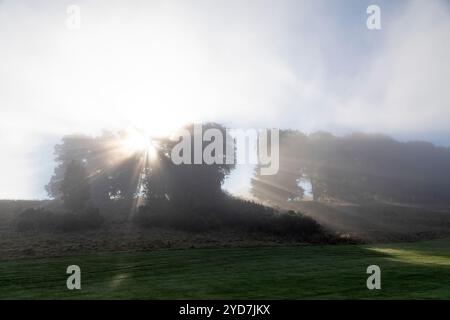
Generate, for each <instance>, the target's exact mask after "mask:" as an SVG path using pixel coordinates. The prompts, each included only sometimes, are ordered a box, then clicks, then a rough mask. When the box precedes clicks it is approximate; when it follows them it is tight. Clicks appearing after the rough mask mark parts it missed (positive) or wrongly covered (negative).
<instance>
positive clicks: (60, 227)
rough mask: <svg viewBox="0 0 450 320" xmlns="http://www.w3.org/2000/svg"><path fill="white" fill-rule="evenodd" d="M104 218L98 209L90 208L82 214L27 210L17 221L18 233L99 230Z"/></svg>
mask: <svg viewBox="0 0 450 320" xmlns="http://www.w3.org/2000/svg"><path fill="white" fill-rule="evenodd" d="M103 220H104V219H103V217H102V215H101V214H100V212H99V210H98V209H95V208H90V209H85V210H84V211H81V212H58V213H55V212H52V211H50V210H47V209H43V208H31V209H26V210H24V211H23V212H22V213H20V214H19V216H18V217H17V220H16V227H17V230H18V231H45V232H55V231H62V232H67V231H77V230H84V229H95V228H98V227H99V226H100V225H101V224H102V222H103Z"/></svg>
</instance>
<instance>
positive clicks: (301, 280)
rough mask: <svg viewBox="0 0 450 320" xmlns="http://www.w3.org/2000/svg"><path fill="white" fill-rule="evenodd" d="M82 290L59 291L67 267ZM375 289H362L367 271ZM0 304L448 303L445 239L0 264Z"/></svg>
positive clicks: (449, 261) (449, 248)
mask: <svg viewBox="0 0 450 320" xmlns="http://www.w3.org/2000/svg"><path fill="white" fill-rule="evenodd" d="M71 264H77V265H79V266H80V267H81V270H82V289H81V290H79V291H76V290H75V291H69V290H67V289H66V274H65V271H66V267H67V266H68V265H71ZM371 264H377V265H379V266H380V267H381V270H382V289H381V290H378V291H369V290H367V288H366V278H367V274H366V268H367V266H368V265H371ZM0 298H2V299H8V298H26V299H47V298H57V299H67V298H86V299H99V298H100V299H106V298H114V299H127V298H131V299H191V298H192V299H220V298H224V299H304V298H313V299H317V298H318V299H325V298H332V299H334V298H338V299H343V298H384V299H386V298H388V299H390V298H413V299H417V298H446V299H449V298H450V239H446V240H436V241H427V242H418V243H408V244H392V245H373V246H356V245H340V246H298V247H272V248H222V249H189V250H158V251H151V252H144V253H115V254H111V253H109V254H98V255H89V256H79V257H62V258H44V259H19V260H7V261H0Z"/></svg>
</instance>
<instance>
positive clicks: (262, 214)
mask: <svg viewBox="0 0 450 320" xmlns="http://www.w3.org/2000/svg"><path fill="white" fill-rule="evenodd" d="M134 221H135V222H136V223H137V224H139V225H141V226H144V227H162V228H174V229H180V230H187V231H193V232H206V231H214V230H224V229H228V230H236V231H240V232H243V233H259V234H266V235H272V236H278V237H283V238H292V239H299V240H305V241H307V240H311V239H314V238H318V237H326V236H327V234H326V232H325V231H324V229H323V228H322V227H321V225H320V224H318V223H317V222H316V221H315V220H314V219H312V218H310V217H307V216H305V215H303V214H301V213H298V212H294V211H288V212H282V211H279V210H276V209H274V208H269V207H266V206H263V205H261V204H257V203H255V202H251V201H244V200H241V199H236V198H232V197H224V198H223V199H221V200H219V201H218V202H217V203H216V205H209V206H196V207H192V208H189V209H187V208H179V207H177V206H175V205H173V204H171V203H170V201H165V200H158V201H153V202H152V203H151V204H150V205H147V206H142V207H140V208H139V210H138V213H137V214H136V216H135V219H134Z"/></svg>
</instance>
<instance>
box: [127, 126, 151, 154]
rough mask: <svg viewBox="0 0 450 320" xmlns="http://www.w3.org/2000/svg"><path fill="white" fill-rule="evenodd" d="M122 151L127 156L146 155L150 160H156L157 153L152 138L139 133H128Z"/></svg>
mask: <svg viewBox="0 0 450 320" xmlns="http://www.w3.org/2000/svg"><path fill="white" fill-rule="evenodd" d="M122 149H123V151H124V152H125V153H127V154H136V153H145V154H146V155H147V156H148V157H149V158H150V159H153V158H155V157H156V152H157V151H156V146H155V144H154V143H153V141H152V139H151V137H150V136H149V135H146V134H144V133H141V132H138V131H130V132H127V134H126V136H125V137H124V139H123V142H122Z"/></svg>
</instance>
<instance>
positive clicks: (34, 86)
mask: <svg viewBox="0 0 450 320" xmlns="http://www.w3.org/2000/svg"><path fill="white" fill-rule="evenodd" d="M72 4H75V5H78V6H79V8H80V10H81V11H80V13H81V25H80V28H79V29H71V28H68V27H67V23H66V22H67V19H68V14H67V12H66V10H67V7H68V6H69V5H72ZM370 4H376V5H378V6H379V7H380V8H381V26H382V29H381V30H368V29H367V27H366V19H367V17H368V15H367V13H366V8H367V6H368V5H370ZM449 57H450V2H449V1H445V0H442V1H440V0H436V1H432V0H427V1H423V0H417V1H401V0H398V1H375V0H372V1H362V0H345V1H344V0H341V1H337V0H336V1H331V0H329V1H317V0H314V1H306V0H303V1H302V0H296V1H294V0H293V1H278V0H277V1H264V0H252V1H244V0H240V1H230V0H226V1H225V0H214V1H207V0H205V1H198V0H196V1H190V0H183V1H111V0H108V1H95V2H94V1H67V2H66V1H56V0H55V1H36V0H34V1H31V0H30V1H20V0H14V1H0V150H1V152H2V153H1V154H2V157H1V159H0V198H15V199H18V198H43V197H45V192H44V189H43V186H44V185H45V184H46V182H47V181H48V179H49V178H50V175H51V173H52V170H53V166H54V163H53V159H52V158H53V156H52V147H53V145H54V144H55V143H56V142H58V140H60V139H61V137H62V136H63V135H64V134H69V133H74V132H82V133H96V132H99V131H100V130H101V129H102V128H111V129H120V128H127V127H130V126H132V127H138V128H142V129H144V130H146V131H147V132H149V133H150V134H162V133H166V132H169V131H170V130H172V129H173V128H175V127H176V126H179V125H181V124H184V123H186V122H189V121H207V120H212V121H218V122H222V123H224V124H226V125H228V126H231V127H255V128H262V127H279V128H295V129H300V130H303V131H306V132H311V131H314V130H329V131H332V132H334V133H338V134H342V133H348V132H351V131H355V130H357V131H364V132H379V133H385V134H390V135H392V136H394V137H397V138H399V139H425V140H430V141H433V142H435V143H439V144H442V145H450V135H449V133H450V90H449V80H448V77H449V75H450V61H449Z"/></svg>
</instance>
